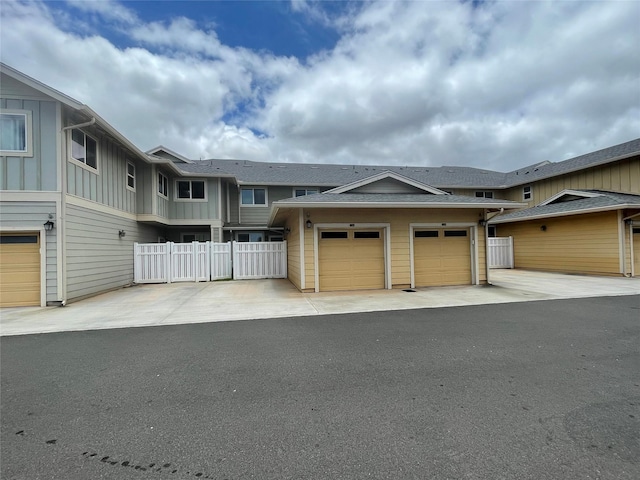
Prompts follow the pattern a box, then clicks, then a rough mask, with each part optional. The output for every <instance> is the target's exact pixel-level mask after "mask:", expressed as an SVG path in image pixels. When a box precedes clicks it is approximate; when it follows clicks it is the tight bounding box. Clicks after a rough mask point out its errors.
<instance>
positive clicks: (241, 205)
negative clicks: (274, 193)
mask: <svg viewBox="0 0 640 480" xmlns="http://www.w3.org/2000/svg"><path fill="white" fill-rule="evenodd" d="M243 190H251V191H252V192H253V201H254V202H255V198H256V194H255V192H254V190H264V203H242V191H243ZM238 195H239V196H238V210H239V209H240V208H255V207H259V208H269V189H268V188H266V187H240V191H239V192H238Z"/></svg>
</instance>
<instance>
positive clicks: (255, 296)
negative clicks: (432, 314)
mask: <svg viewBox="0 0 640 480" xmlns="http://www.w3.org/2000/svg"><path fill="white" fill-rule="evenodd" d="M491 282H492V285H490V286H462V287H437V288H419V289H416V291H414V292H405V291H402V290H373V291H364V292H327V293H309V294H304V293H300V292H299V291H298V290H296V288H295V287H294V286H293V285H292V284H291V283H290V282H289V281H288V280H241V281H223V282H207V283H173V284H160V285H136V286H133V287H129V288H124V289H121V290H117V291H114V292H109V293H105V294H102V295H98V296H95V297H92V298H89V299H87V300H83V301H80V302H77V303H72V304H70V305H67V306H66V307H46V308H43V307H30V308H5V309H2V311H1V312H0V335H3V336H4V335H23V334H33V333H49V332H61V331H75V330H99V329H108V328H126V327H143V326H159V325H177V324H187V323H206V322H220V321H229V320H249V319H261V318H277V317H293V316H307V315H326V314H340V313H355V312H372V311H385V310H405V309H415V308H438V307H449V306H464V305H483V304H491V303H508V302H523V301H533V300H549V299H560V298H582V297H596V296H617V295H634V294H640V278H623V277H595V276H578V275H564V274H554V273H543V272H530V271H524V270H493V271H492V272H491Z"/></svg>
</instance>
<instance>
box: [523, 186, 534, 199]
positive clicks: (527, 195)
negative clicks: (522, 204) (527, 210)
mask: <svg viewBox="0 0 640 480" xmlns="http://www.w3.org/2000/svg"><path fill="white" fill-rule="evenodd" d="M532 198H533V190H532V189H531V185H527V186H526V187H522V199H523V200H531V199H532Z"/></svg>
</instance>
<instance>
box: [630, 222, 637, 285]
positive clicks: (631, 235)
mask: <svg viewBox="0 0 640 480" xmlns="http://www.w3.org/2000/svg"><path fill="white" fill-rule="evenodd" d="M635 260H636V259H635V256H634V252H633V222H631V223H629V261H630V262H631V276H632V277H635V276H636V268H635V265H634V263H635Z"/></svg>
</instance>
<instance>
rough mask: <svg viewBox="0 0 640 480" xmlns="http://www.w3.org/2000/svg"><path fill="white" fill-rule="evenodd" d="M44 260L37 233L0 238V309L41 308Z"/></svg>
mask: <svg viewBox="0 0 640 480" xmlns="http://www.w3.org/2000/svg"><path fill="white" fill-rule="evenodd" d="M40 278H41V258H40V236H39V234H38V233H28V232H27V233H20V232H17V233H1V234H0V306H1V307H22V306H38V305H40V304H41V286H40Z"/></svg>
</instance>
